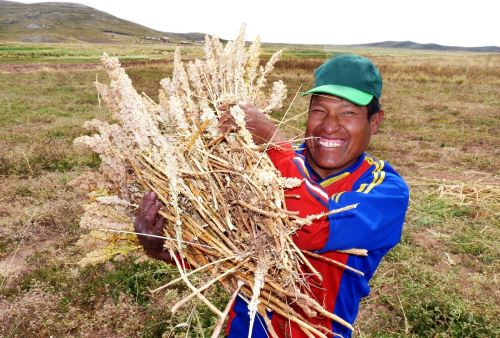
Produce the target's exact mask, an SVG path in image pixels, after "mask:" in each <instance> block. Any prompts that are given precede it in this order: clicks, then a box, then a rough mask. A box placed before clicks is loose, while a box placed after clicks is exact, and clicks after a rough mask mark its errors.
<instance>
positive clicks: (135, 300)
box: [0, 44, 500, 337]
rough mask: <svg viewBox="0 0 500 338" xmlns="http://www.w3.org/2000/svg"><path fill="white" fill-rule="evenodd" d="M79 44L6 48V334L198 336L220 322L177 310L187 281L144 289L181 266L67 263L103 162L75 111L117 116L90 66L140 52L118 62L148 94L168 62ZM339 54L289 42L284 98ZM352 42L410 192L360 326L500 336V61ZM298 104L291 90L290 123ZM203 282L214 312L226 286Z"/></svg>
mask: <svg viewBox="0 0 500 338" xmlns="http://www.w3.org/2000/svg"><path fill="white" fill-rule="evenodd" d="M78 46H79V45H78V44H60V45H56V44H44V45H28V44H10V45H2V46H0V62H1V64H0V141H1V142H0V175H1V176H0V177H1V178H2V184H1V185H0V196H1V198H0V215H1V216H2V217H0V226H1V229H2V232H1V233H0V274H1V275H0V281H1V283H2V284H1V285H2V286H1V288H0V309H2V311H0V323H1V324H0V335H1V336H6V337H26V336H50V335H52V336H68V335H69V336H87V335H93V336H144V337H161V336H162V334H164V333H165V336H167V337H169V336H170V335H171V336H172V337H174V336H185V335H186V334H188V336H191V337H197V336H198V337H201V334H200V333H201V332H204V333H205V336H207V335H208V334H210V328H211V327H212V325H213V323H214V321H215V318H214V317H213V316H212V315H210V313H209V311H208V310H207V309H206V308H204V307H203V306H201V305H199V304H198V305H195V304H194V303H192V304H188V305H187V306H186V307H185V308H183V309H182V310H181V312H180V313H178V314H175V315H171V314H170V310H169V309H170V308H171V306H172V305H173V304H174V303H175V302H176V301H177V300H179V299H180V297H181V296H182V295H183V294H185V293H187V292H188V291H187V290H186V289H185V288H184V287H182V286H180V285H178V286H175V287H172V288H170V289H169V290H168V291H166V292H160V293H158V294H154V295H151V294H150V293H149V291H148V288H150V289H152V288H155V287H157V286H159V285H162V284H164V283H165V282H166V281H168V280H170V279H172V278H173V277H174V276H177V274H176V272H175V269H174V268H172V267H170V266H167V265H165V264H163V263H159V262H152V261H143V260H142V259H140V258H139V259H137V260H135V259H132V258H127V259H123V258H122V257H117V258H116V259H115V260H114V261H112V262H109V263H107V264H103V265H100V266H97V267H87V268H79V267H78V266H77V265H76V262H77V260H78V258H79V257H81V255H82V253H81V252H78V251H77V250H76V249H74V247H73V244H74V243H75V242H76V241H77V240H78V238H79V236H80V233H81V229H80V228H79V227H78V221H79V217H80V216H81V214H82V209H81V204H82V202H83V201H84V200H85V199H86V196H85V193H86V192H85V189H83V190H82V189H81V187H80V188H78V187H74V186H70V185H68V183H69V182H71V181H72V179H73V178H75V177H77V176H79V175H80V174H82V173H84V172H87V171H92V170H96V169H97V168H98V166H99V163H100V160H99V158H98V157H96V156H95V155H92V154H90V153H82V152H79V151H77V150H75V149H74V148H73V147H72V141H73V139H74V138H75V137H76V136H78V135H81V134H84V133H85V130H84V129H83V122H84V121H86V120H89V119H92V118H100V119H107V120H110V119H111V117H110V116H109V113H108V112H107V111H106V110H105V109H104V108H100V107H99V103H98V98H97V94H96V91H95V88H94V86H93V82H94V81H95V79H96V75H97V76H98V78H99V79H100V80H102V81H105V80H106V78H105V77H104V74H103V72H102V71H101V70H100V68H99V67H98V66H95V65H93V64H89V61H91V62H96V61H97V60H98V57H99V55H100V54H101V53H102V51H103V50H106V51H108V52H110V54H115V55H119V56H123V57H124V58H125V57H126V56H128V58H129V59H130V60H132V59H136V60H135V61H132V62H128V63H125V64H126V67H127V72H128V73H129V74H130V76H131V78H132V80H133V82H134V85H135V86H136V88H137V89H138V90H139V91H141V92H144V93H146V94H147V95H148V96H149V97H151V98H152V99H155V100H156V99H157V93H158V87H159V85H158V82H159V80H160V79H161V78H163V77H164V76H165V75H167V74H168V73H169V72H170V71H171V66H170V64H169V63H168V62H167V61H165V62H163V61H162V62H160V61H154V59H165V58H166V59H168V58H170V55H171V54H170V53H171V52H172V49H171V48H172V47H168V46H165V45H151V46H146V47H145V46H138V45H136V46H134V45H130V46H123V47H122V46H119V45H113V46H108V45H106V46H104V45H100V46H99V45H84V46H83V47H81V49H78ZM272 48H273V47H271V46H270V47H266V52H271V50H272ZM184 51H185V53H184V56H185V57H186V58H188V57H191V56H193V55H200V54H201V50H200V49H199V48H197V47H193V46H191V47H188V48H186V49H185V50H184ZM346 51H353V50H348V49H335V50H327V51H325V50H322V49H317V50H314V48H312V47H311V49H309V48H303V47H301V48H300V49H299V48H297V49H290V50H288V51H287V52H286V53H285V58H284V60H283V61H282V62H281V63H280V64H279V65H278V67H277V72H276V74H275V76H276V77H278V78H283V79H285V81H286V83H287V85H288V87H289V98H288V103H291V102H292V98H293V96H294V94H295V92H296V91H297V90H299V88H302V89H301V90H304V89H305V88H308V87H309V86H310V85H311V84H312V76H311V75H312V71H313V70H314V69H315V67H317V66H318V65H319V64H320V63H321V62H322V61H323V60H324V59H325V58H326V57H329V56H330V55H332V53H342V52H346ZM355 52H358V53H362V54H364V55H366V56H369V57H371V58H373V59H374V60H375V62H376V64H377V65H378V66H379V67H380V68H381V71H382V74H383V76H384V79H385V88H384V91H385V92H384V95H383V98H382V103H383V106H384V109H385V113H386V119H385V121H384V123H383V126H382V130H381V132H380V133H379V135H378V136H376V137H375V138H374V139H373V145H372V146H371V148H370V152H371V153H372V154H373V155H375V156H377V157H379V158H383V159H387V160H388V161H389V162H391V164H393V165H394V167H395V168H396V169H397V170H398V171H399V172H400V173H401V174H402V175H403V176H404V177H405V178H406V180H407V181H408V183H409V185H410V187H411V204H410V210H409V213H408V216H407V223H406V225H405V230H404V234H403V240H402V242H401V244H400V245H399V246H398V247H397V248H396V249H395V250H394V251H392V252H391V253H390V254H389V256H388V257H386V259H385V260H384V261H383V263H382V265H381V267H380V269H379V270H378V271H377V274H376V275H375V277H374V279H373V280H372V283H371V284H372V294H371V296H370V297H369V298H367V299H366V300H365V301H364V302H363V304H362V307H361V312H360V317H359V321H358V322H357V324H356V327H355V334H356V336H358V337H401V336H409V337H495V336H499V335H500V332H499V326H500V325H499V324H500V323H499V320H498V318H500V313H499V310H498V303H500V298H499V294H498V281H497V278H498V271H499V263H498V262H499V261H500V260H499V258H500V252H499V248H500V245H499V242H498V239H499V238H500V231H499V224H500V222H499V215H500V210H499V205H500V203H499V200H500V195H499V194H500V185H499V184H498V177H497V176H495V175H498V172H500V160H499V159H498V156H497V155H498V149H497V144H498V130H499V121H500V111H499V110H498V105H499V99H498V98H499V97H500V82H499V80H498V79H499V78H500V56H499V55H493V54H491V55H488V54H458V53H449V54H445V53H429V52H425V53H424V52H422V53H419V52H411V53H409V52H406V51H401V52H395V51H387V50H377V49H359V50H355ZM32 53H33V54H32ZM31 55H34V57H33V58H31ZM138 60H140V61H138ZM148 60H149V61H148ZM35 63H45V64H46V65H48V67H47V68H41V67H38V66H36V67H35V66H33V64H35ZM14 66H16V67H20V68H12V67H14ZM9 67H10V68H9ZM270 80H273V79H270ZM301 86H302V87H301ZM307 104H308V102H307V99H304V98H297V99H296V100H295V101H294V102H293V104H292V108H291V109H290V111H289V113H288V115H287V117H286V118H287V119H288V118H290V117H293V116H295V115H298V114H300V113H301V112H304V111H305V110H306V109H307ZM283 113H284V111H283ZM283 113H281V114H276V115H275V118H278V119H279V118H282V115H283ZM305 118H306V116H305V115H301V116H299V117H297V119H295V120H292V121H290V122H289V124H290V125H291V127H290V126H289V127H286V131H287V132H288V133H289V134H290V136H294V135H300V132H298V131H297V130H296V129H294V128H299V129H303V128H304V122H305ZM193 282H194V283H195V284H196V282H200V281H197V280H196V279H195V280H194V281H193ZM210 292H211V294H209V295H208V296H209V297H211V298H212V299H216V303H217V305H218V306H219V308H223V307H224V305H225V301H226V299H227V295H226V293H225V292H224V291H223V290H220V289H219V290H211V291H210ZM193 309H195V310H193ZM183 323H189V325H184V324H183ZM188 327H189V333H188V331H187V330H188Z"/></svg>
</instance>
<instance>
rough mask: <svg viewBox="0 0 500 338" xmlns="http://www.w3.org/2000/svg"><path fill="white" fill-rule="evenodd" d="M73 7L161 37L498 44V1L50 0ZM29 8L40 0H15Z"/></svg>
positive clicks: (499, 37)
mask: <svg viewBox="0 0 500 338" xmlns="http://www.w3.org/2000/svg"><path fill="white" fill-rule="evenodd" d="M49 1H51V2H54V1H57V2H76V3H80V4H84V5H87V6H90V7H94V8H96V9H99V10H101V11H104V12H107V13H109V14H112V15H115V16H117V17H119V18H122V19H126V20H130V21H133V22H135V23H138V24H141V25H144V26H147V27H149V28H153V29H156V30H159V31H164V32H175V33H188V32H202V33H207V34H210V35H212V34H213V35H216V36H218V37H219V38H223V39H229V40H232V39H234V38H235V37H236V35H237V33H238V30H239V27H240V25H241V24H242V23H245V24H246V28H247V30H246V31H247V40H253V39H254V38H255V36H256V35H257V34H258V35H259V36H260V37H261V40H262V41H263V42H283V43H304V44H333V45H343V44H356V43H370V42H380V41H389V40H393V41H406V40H410V41H414V42H419V43H438V44H441V45H448V46H464V47H478V46H491V45H493V46H500V20H499V19H498V17H499V16H498V13H500V2H499V1H496V0H474V1H463V0H455V1H452V0H420V1H404V0H399V1H398V0H371V1H370V0H343V1H335V0H302V1H296V0H287V1H284V0H246V1H241V0H176V1H169V0H163V1H162V0H157V1H155V0H141V1H126V0H75V1H71V0H66V1H59V0H49ZM18 2H23V3H35V2H44V1H18Z"/></svg>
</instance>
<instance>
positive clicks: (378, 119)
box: [370, 109, 384, 135]
mask: <svg viewBox="0 0 500 338" xmlns="http://www.w3.org/2000/svg"><path fill="white" fill-rule="evenodd" d="M383 119H384V111H383V110H382V109H381V110H379V111H378V112H376V113H374V114H373V115H372V116H371V117H370V131H371V134H372V135H375V134H376V133H377V132H378V128H379V127H380V124H381V123H382V120H383Z"/></svg>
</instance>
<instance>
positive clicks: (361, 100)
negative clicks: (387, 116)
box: [301, 85, 373, 106]
mask: <svg viewBox="0 0 500 338" xmlns="http://www.w3.org/2000/svg"><path fill="white" fill-rule="evenodd" d="M311 94H328V95H335V96H338V97H341V98H343V99H346V100H347V101H351V102H352V103H355V104H357V105H358V106H366V105H367V104H368V103H370V101H371V100H372V99H373V95H372V94H368V93H365V92H362V91H361V90H358V89H355V88H352V87H346V86H339V85H323V86H318V87H315V88H313V89H311V90H309V91H307V92H305V93H302V94H301V95H302V96H306V95H311Z"/></svg>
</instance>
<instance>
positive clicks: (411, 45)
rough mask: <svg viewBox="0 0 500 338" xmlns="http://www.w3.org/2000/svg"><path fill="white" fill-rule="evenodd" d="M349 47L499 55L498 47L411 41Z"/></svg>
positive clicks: (499, 48) (383, 42)
mask: <svg viewBox="0 0 500 338" xmlns="http://www.w3.org/2000/svg"><path fill="white" fill-rule="evenodd" d="M350 46H351V47H354V46H355V47H378V48H400V49H418V50H433V51H457V52H458V51H464V52H487V53H500V47H497V46H484V47H459V46H443V45H438V44H436V43H417V42H413V41H382V42H374V43H364V44H357V45H350Z"/></svg>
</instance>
